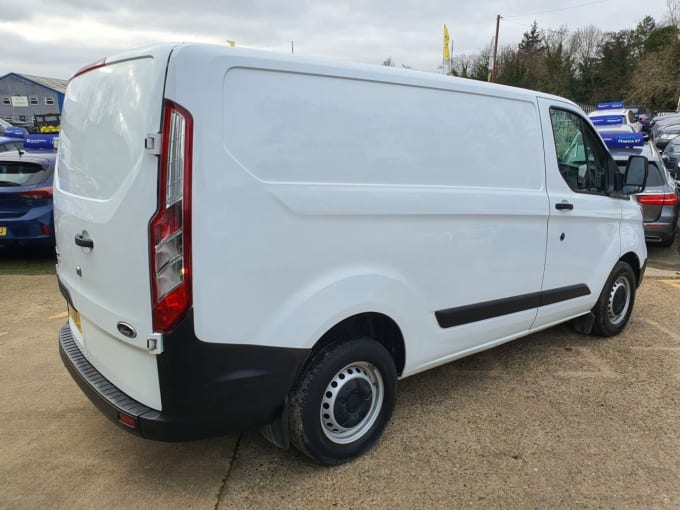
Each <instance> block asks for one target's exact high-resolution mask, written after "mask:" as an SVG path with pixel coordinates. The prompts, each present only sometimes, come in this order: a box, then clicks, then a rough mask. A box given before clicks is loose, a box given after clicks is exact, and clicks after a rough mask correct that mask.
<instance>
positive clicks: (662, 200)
mask: <svg viewBox="0 0 680 510" xmlns="http://www.w3.org/2000/svg"><path fill="white" fill-rule="evenodd" d="M637 201H638V202H640V203H641V204H642V205H677V203H678V195H677V194H676V193H661V194H658V195H638V197H637Z"/></svg>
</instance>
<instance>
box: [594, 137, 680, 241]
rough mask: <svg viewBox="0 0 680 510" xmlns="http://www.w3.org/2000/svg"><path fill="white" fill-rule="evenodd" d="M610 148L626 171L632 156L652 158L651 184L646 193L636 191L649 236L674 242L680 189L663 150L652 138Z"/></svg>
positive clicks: (648, 239)
mask: <svg viewBox="0 0 680 510" xmlns="http://www.w3.org/2000/svg"><path fill="white" fill-rule="evenodd" d="M605 142H607V139H606V138H605ZM608 145H609V144H608ZM609 150H610V152H611V154H612V156H614V161H616V164H617V166H618V167H619V169H620V170H621V171H622V172H623V171H625V169H626V163H627V162H628V158H629V157H630V156H635V155H639V156H646V157H647V159H648V160H649V174H648V175H647V186H646V187H645V190H644V191H643V192H642V193H639V194H637V195H635V197H636V199H637V201H638V202H639V203H640V204H641V205H642V214H643V222H644V227H645V240H646V241H648V242H654V243H660V244H661V245H662V246H671V245H672V244H673V241H674V240H675V232H676V230H677V226H678V212H679V211H680V205H679V203H680V200H679V195H680V189H679V188H678V186H677V184H676V182H675V180H674V179H673V178H672V177H671V176H670V174H669V173H668V170H666V167H665V166H664V163H663V161H662V159H661V155H660V154H659V151H658V150H657V148H656V147H655V146H654V144H653V143H652V142H644V143H643V144H642V145H641V146H635V147H615V148H612V147H611V146H610V149H609Z"/></svg>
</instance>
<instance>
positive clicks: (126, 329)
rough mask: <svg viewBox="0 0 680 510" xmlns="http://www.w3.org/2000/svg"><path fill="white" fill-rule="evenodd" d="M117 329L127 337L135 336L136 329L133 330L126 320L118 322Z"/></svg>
mask: <svg viewBox="0 0 680 510" xmlns="http://www.w3.org/2000/svg"><path fill="white" fill-rule="evenodd" d="M118 331H119V332H120V334H121V335H123V336H126V337H128V338H135V337H136V336H137V331H136V330H135V328H133V327H132V326H130V325H129V324H128V323H127V322H119V323H118Z"/></svg>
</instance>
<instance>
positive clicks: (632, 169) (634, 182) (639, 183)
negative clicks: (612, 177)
mask: <svg viewBox="0 0 680 510" xmlns="http://www.w3.org/2000/svg"><path fill="white" fill-rule="evenodd" d="M648 172H649V161H647V158H646V157H644V156H631V157H629V158H628V164H627V165H626V173H625V174H624V177H623V189H622V190H621V191H622V193H623V194H624V195H634V194H636V193H640V192H641V191H643V190H644V189H645V185H646V184H647V173H648Z"/></svg>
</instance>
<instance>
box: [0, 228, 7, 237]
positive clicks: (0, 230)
mask: <svg viewBox="0 0 680 510" xmlns="http://www.w3.org/2000/svg"><path fill="white" fill-rule="evenodd" d="M6 235H7V227H0V237H2V236H6Z"/></svg>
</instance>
